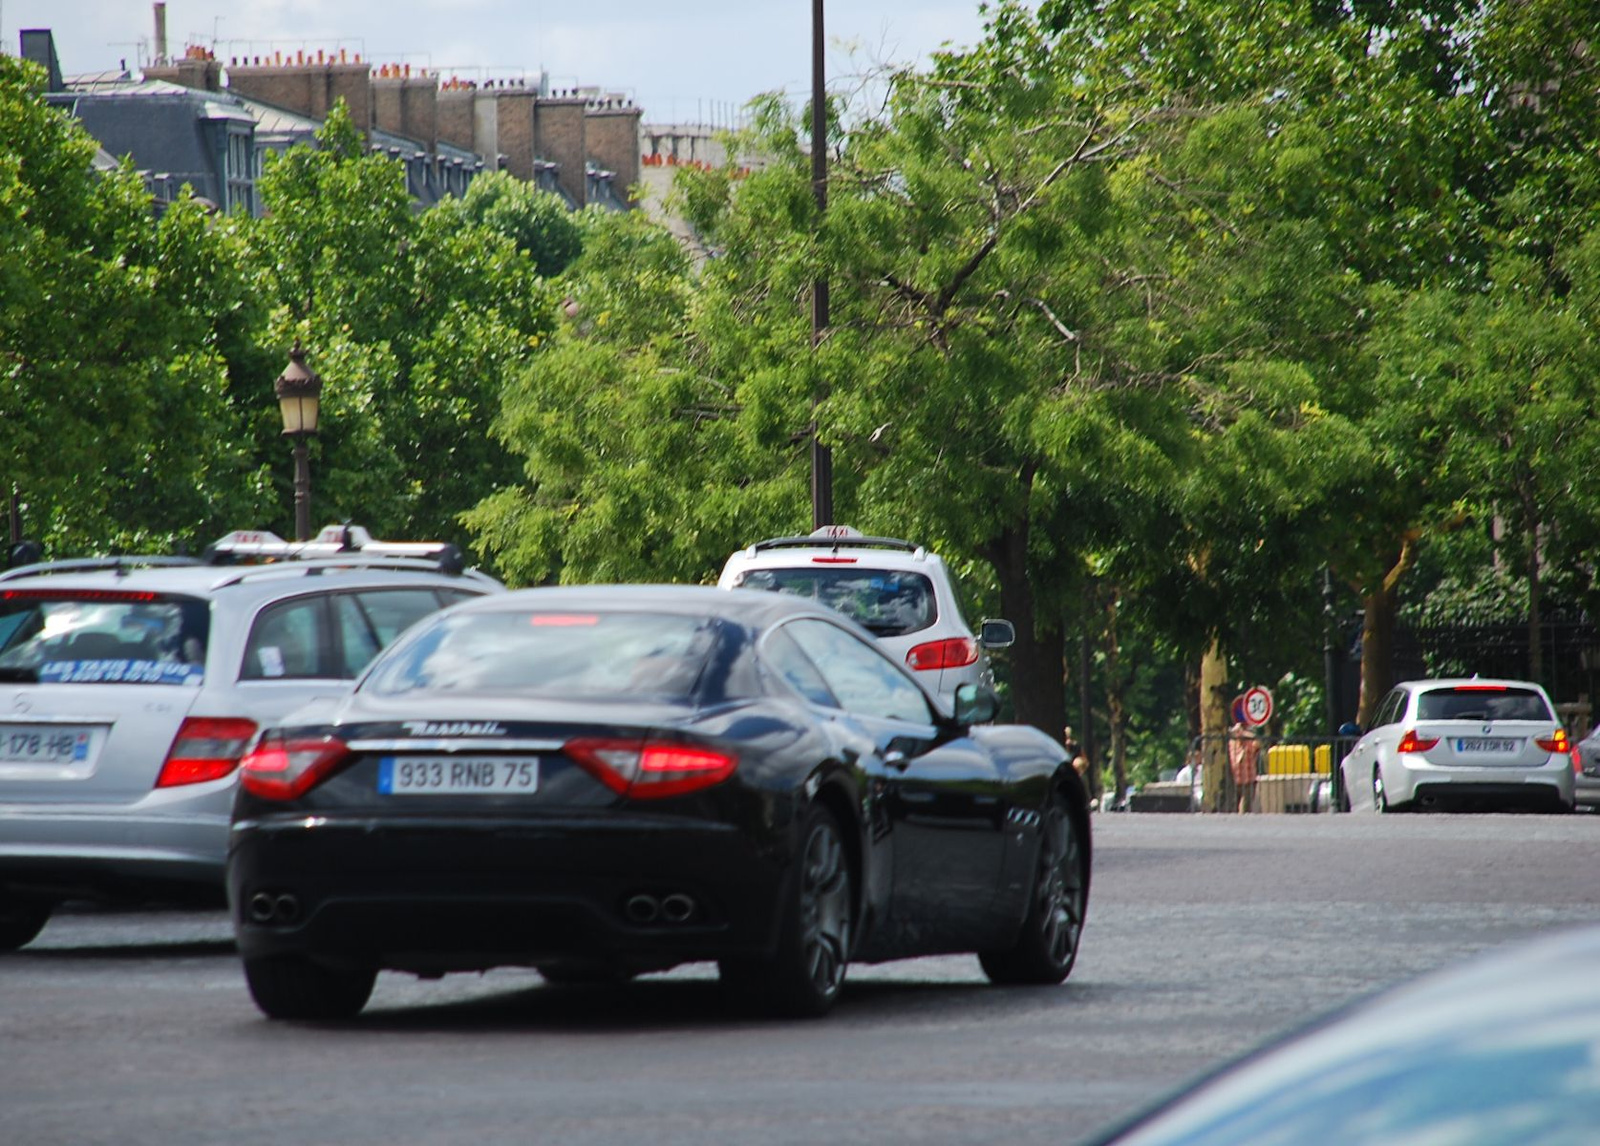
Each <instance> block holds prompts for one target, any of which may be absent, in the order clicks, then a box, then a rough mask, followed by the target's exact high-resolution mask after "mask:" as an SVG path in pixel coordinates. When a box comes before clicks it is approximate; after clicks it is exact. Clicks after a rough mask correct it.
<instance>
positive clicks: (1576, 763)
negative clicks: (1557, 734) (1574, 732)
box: [1571, 744, 1583, 776]
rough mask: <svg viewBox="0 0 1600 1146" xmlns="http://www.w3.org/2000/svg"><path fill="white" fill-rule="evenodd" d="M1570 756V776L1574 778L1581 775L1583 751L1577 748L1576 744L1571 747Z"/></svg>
mask: <svg viewBox="0 0 1600 1146" xmlns="http://www.w3.org/2000/svg"><path fill="white" fill-rule="evenodd" d="M1571 756H1572V774H1573V775H1574V776H1579V775H1582V774H1583V749H1581V748H1579V747H1578V746H1577V745H1576V744H1574V745H1573V746H1572V752H1571Z"/></svg>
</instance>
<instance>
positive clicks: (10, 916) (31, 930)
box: [0, 893, 55, 951]
mask: <svg viewBox="0 0 1600 1146" xmlns="http://www.w3.org/2000/svg"><path fill="white" fill-rule="evenodd" d="M54 907H55V905H54V904H52V903H50V902H49V901H48V900H43V899H30V898H28V897H26V896H11V895H9V894H5V893H0V951H15V950H17V949H18V948H20V947H26V946H27V945H28V944H29V943H32V942H33V941H34V940H35V939H36V938H38V935H39V932H41V931H43V930H44V925H45V924H46V923H48V922H50V912H51V911H52V910H53V909H54Z"/></svg>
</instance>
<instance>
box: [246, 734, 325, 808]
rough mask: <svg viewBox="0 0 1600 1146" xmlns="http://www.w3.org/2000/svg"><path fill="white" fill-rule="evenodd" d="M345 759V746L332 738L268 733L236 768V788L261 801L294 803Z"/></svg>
mask: <svg viewBox="0 0 1600 1146" xmlns="http://www.w3.org/2000/svg"><path fill="white" fill-rule="evenodd" d="M348 759H350V748H349V746H348V745H346V744H345V742H344V741H343V740H340V739H339V738H338V737H336V736H304V737H286V736H284V735H282V734H281V733H268V734H267V735H265V736H263V737H262V738H261V741H260V742H259V743H258V744H257V745H256V746H255V747H254V748H252V749H251V750H250V752H249V754H248V755H247V756H245V758H244V762H243V763H242V764H241V765H240V766H239V786H240V787H241V788H243V789H244V790H245V791H246V792H249V793H250V794H251V795H252V796H260V797H261V798H262V799H263V800H294V799H298V798H299V797H301V796H303V795H305V794H306V793H307V792H309V791H310V790H311V789H312V788H314V787H316V786H317V785H318V784H320V783H321V782H322V781H323V780H325V779H327V777H328V776H329V775H331V774H332V773H333V772H334V770H335V769H337V768H338V767H339V765H341V764H343V763H344V762H345V761H347V760H348Z"/></svg>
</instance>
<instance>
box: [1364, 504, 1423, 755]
mask: <svg viewBox="0 0 1600 1146" xmlns="http://www.w3.org/2000/svg"><path fill="white" fill-rule="evenodd" d="M1416 551H1417V542H1416V535H1415V534H1407V535H1406V537H1405V538H1404V539H1403V540H1402V541H1401V543H1400V552H1399V554H1398V555H1397V556H1396V557H1395V559H1394V561H1393V563H1392V564H1391V565H1390V566H1389V571H1388V572H1387V573H1385V574H1384V576H1383V580H1382V581H1381V582H1380V583H1379V585H1378V588H1377V590H1376V591H1375V592H1372V593H1364V594H1362V596H1361V703H1360V705H1359V706H1358V707H1357V709H1356V723H1357V724H1359V725H1360V726H1361V727H1362V728H1371V727H1372V718H1373V716H1374V715H1376V714H1377V711H1378V705H1379V704H1380V703H1382V701H1383V698H1384V697H1385V696H1387V695H1388V693H1389V690H1390V689H1391V688H1393V687H1394V625H1395V618H1396V616H1397V615H1398V614H1399V612H1400V580H1401V578H1402V577H1404V576H1405V574H1406V570H1408V569H1410V568H1411V562H1412V559H1413V558H1414V557H1415V556H1416Z"/></svg>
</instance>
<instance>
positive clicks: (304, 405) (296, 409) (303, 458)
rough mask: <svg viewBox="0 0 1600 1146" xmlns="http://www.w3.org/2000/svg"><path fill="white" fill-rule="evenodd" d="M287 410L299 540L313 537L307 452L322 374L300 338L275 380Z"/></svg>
mask: <svg viewBox="0 0 1600 1146" xmlns="http://www.w3.org/2000/svg"><path fill="white" fill-rule="evenodd" d="M272 389H273V391H274V392H275V393H276V394H277V395H278V408H279V409H280V410H281V411H282V413H283V432H284V435H285V436H286V437H288V438H290V439H292V440H293V442H294V535H295V540H296V541H310V540H311V460H310V458H309V457H308V456H307V454H306V439H307V438H310V437H314V436H315V435H316V432H317V414H318V412H319V407H320V405H321V396H322V378H321V377H320V376H318V375H317V373H316V372H315V371H313V370H311V369H310V368H308V367H307V366H306V352H305V351H304V350H302V349H301V348H300V342H299V340H298V339H297V340H296V341H295V344H294V349H293V350H291V351H289V365H288V366H285V367H284V369H283V373H282V374H280V375H278V380H277V381H276V382H274V383H273V384H272Z"/></svg>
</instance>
